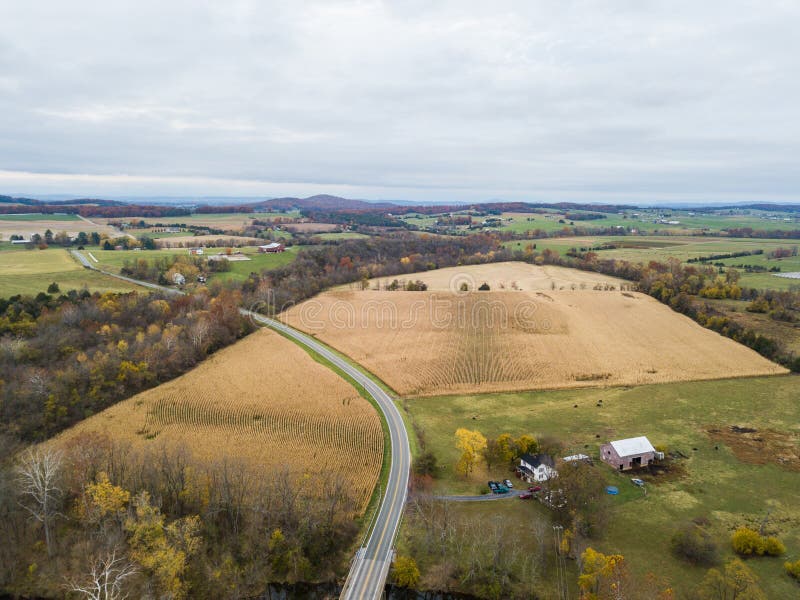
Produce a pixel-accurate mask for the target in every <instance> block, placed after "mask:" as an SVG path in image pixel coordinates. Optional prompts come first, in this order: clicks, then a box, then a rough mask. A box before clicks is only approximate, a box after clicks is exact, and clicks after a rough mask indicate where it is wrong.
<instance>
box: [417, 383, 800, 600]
mask: <svg viewBox="0 0 800 600" xmlns="http://www.w3.org/2000/svg"><path fill="white" fill-rule="evenodd" d="M798 385H800V379H798V378H797V377H796V376H774V377H762V378H744V379H731V380H721V381H706V382H689V383H674V384H660V385H651V386H638V387H619V388H594V389H584V390H574V391H558V392H525V393H516V394H491V395H475V396H448V397H439V398H424V399H413V400H407V401H405V402H404V406H405V407H406V408H407V411H408V413H409V418H410V419H411V420H413V421H414V422H416V424H417V427H418V428H419V429H420V430H422V431H424V436H425V440H426V443H427V448H428V449H430V450H432V451H433V452H434V453H435V454H436V456H437V457H438V459H439V463H440V465H442V469H441V477H440V478H439V479H438V480H437V482H436V484H435V485H436V490H437V491H438V492H439V493H453V492H454V493H476V492H477V491H478V490H479V489H481V490H482V489H483V488H484V487H485V480H486V479H487V478H488V477H489V476H491V477H492V478H494V479H501V478H505V477H508V476H510V474H509V473H508V472H504V471H503V470H502V469H499V470H496V472H492V473H487V472H486V471H485V467H484V468H482V469H481V470H479V471H478V472H476V473H475V474H474V475H473V477H472V478H471V479H470V480H464V479H463V478H462V477H461V476H460V475H457V474H455V473H454V471H453V465H454V464H455V462H456V461H457V459H458V452H457V450H456V449H455V446H454V433H455V430H456V429H457V428H459V427H466V428H468V429H478V430H480V431H481V432H482V433H483V434H484V435H487V436H496V435H498V434H500V433H503V432H509V433H511V434H513V435H519V434H522V433H533V434H534V435H537V436H539V437H543V436H548V437H555V438H557V439H559V440H561V441H562V442H563V443H564V445H565V449H564V455H566V454H572V453H576V452H583V453H586V454H590V455H594V456H597V454H598V446H599V444H600V443H602V442H605V441H608V440H612V439H619V438H625V437H633V436H639V435H647V436H648V437H649V439H650V441H651V442H652V443H653V444H656V445H665V446H666V447H667V449H668V450H678V451H680V452H681V453H683V454H684V455H685V456H686V457H687V458H685V459H679V460H678V461H677V465H678V467H679V469H678V471H677V473H678V476H677V477H670V478H668V479H667V480H664V481H662V482H659V481H658V480H656V481H655V482H654V483H652V484H650V485H649V486H648V493H647V495H643V494H641V493H640V492H639V491H638V489H636V488H634V487H633V486H632V485H631V483H630V481H629V477H630V475H627V474H626V475H622V474H619V473H617V472H616V471H614V470H612V469H611V468H610V467H607V466H606V465H604V464H603V463H600V462H597V463H596V466H595V468H597V469H600V470H601V471H602V473H603V474H604V476H605V477H606V479H607V481H608V483H609V484H613V485H617V486H618V487H619V488H620V490H621V491H622V492H623V493H622V494H620V496H617V497H614V498H613V499H612V501H613V503H614V504H615V506H614V507H613V508H612V515H611V519H610V527H609V529H608V531H607V533H606V535H605V536H604V537H603V539H601V540H599V541H597V543H596V544H595V546H596V547H597V549H599V550H601V551H605V552H620V553H622V554H624V555H625V556H626V558H627V559H628V560H629V561H630V563H631V565H632V567H633V568H634V570H636V571H638V572H640V573H645V572H646V571H648V570H651V569H653V560H652V559H653V557H654V556H658V561H657V567H658V573H659V574H661V575H664V576H665V577H667V579H668V580H670V581H671V582H672V584H673V585H674V586H675V587H676V588H677V589H678V590H681V591H688V589H690V587H691V586H693V585H695V584H696V583H697V582H698V581H699V579H700V578H701V577H702V575H703V573H704V569H701V568H695V567H691V566H689V565H687V564H685V563H683V562H679V561H678V560H677V559H675V558H673V557H672V556H671V555H670V553H669V551H668V550H667V548H668V547H669V538H670V536H671V535H672V534H673V533H674V531H675V527H676V525H677V524H679V523H682V522H684V521H686V520H688V519H692V518H695V517H706V518H708V519H709V520H710V521H711V530H712V532H713V533H714V535H715V537H716V539H718V540H719V541H720V546H721V547H722V548H723V556H724V558H728V557H730V556H731V552H730V545H729V543H728V540H729V536H730V533H731V532H732V531H733V529H734V528H736V527H737V526H739V525H742V524H750V525H754V524H755V525H758V524H759V523H760V522H761V520H762V519H763V518H764V517H765V516H766V515H767V514H769V515H770V519H769V526H768V528H769V529H772V530H774V531H775V533H777V534H778V535H779V536H780V537H781V539H782V540H783V541H784V542H785V544H786V546H787V548H788V551H787V557H789V558H793V559H796V558H798V557H799V556H800V503H798V502H797V490H798V489H800V458H798V457H800V428H799V427H798V423H800V403H798V401H797V399H798V397H797V389H798ZM600 401H602V402H601V404H602V406H598V402H600ZM733 425H736V426H739V427H752V428H755V429H757V430H758V431H759V432H765V433H766V432H769V431H772V432H776V433H775V436H777V437H778V438H779V439H781V440H783V442H785V444H786V445H787V446H786V448H789V449H790V450H786V448H784V447H777V446H775V445H765V446H764V447H763V449H762V451H761V452H760V453H758V456H760V457H763V458H764V460H765V461H766V462H767V464H752V463H751V462H747V460H749V459H746V458H741V459H740V458H737V455H736V454H735V453H734V448H732V447H731V446H730V445H728V443H725V442H723V441H721V440H719V439H715V438H712V437H711V435H709V433H708V430H709V429H715V428H716V429H719V430H722V431H730V429H729V428H730V427H731V426H733ZM734 437H735V436H734ZM767 439H768V440H769V439H772V438H770V437H769V436H767ZM731 443H733V442H731ZM765 444H766V443H765ZM792 448H793V450H791V449H792ZM741 449H742V447H739V446H737V448H736V450H737V451H740V450H741ZM786 452H789V453H791V452H794V456H795V457H796V458H797V460H794V461H790V462H788V463H784V464H782V465H781V464H779V463H778V461H777V460H776V458H775V457H776V455H779V454H785V453H786ZM509 502H510V501H509ZM493 507H494V503H488V504H486V505H483V506H482V508H481V510H484V511H485V515H486V516H487V517H488V516H489V515H491V514H492V511H493ZM520 514H522V513H520ZM643 531H646V532H647V535H642V532H643ZM782 565H783V559H775V558H760V559H754V560H751V561H748V566H750V567H751V568H752V569H753V570H754V571H755V572H756V573H757V574H758V575H759V576H760V577H761V583H762V587H763V588H764V589H765V590H766V591H767V594H768V597H770V598H789V597H793V594H795V595H796V594H797V591H798V588H797V584H796V583H795V582H793V581H792V580H790V579H789V577H788V576H786V575H785V574H784V572H783V566H782Z"/></svg>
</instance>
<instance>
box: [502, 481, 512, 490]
mask: <svg viewBox="0 0 800 600" xmlns="http://www.w3.org/2000/svg"><path fill="white" fill-rule="evenodd" d="M503 483H504V484H505V485H506V487H507V488H508V489H511V488H513V487H514V484H513V483H511V480H510V479H506V480H505V481H504V482H503Z"/></svg>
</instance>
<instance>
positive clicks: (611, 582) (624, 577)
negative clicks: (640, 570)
mask: <svg viewBox="0 0 800 600" xmlns="http://www.w3.org/2000/svg"><path fill="white" fill-rule="evenodd" d="M581 563H582V565H583V567H582V569H581V574H580V576H579V577H578V587H579V588H580V591H581V598H582V599H584V600H606V599H609V600H622V599H623V598H625V597H626V594H625V590H626V587H627V584H628V570H627V564H626V563H625V557H624V556H622V555H621V554H608V555H606V554H603V553H602V552H597V551H596V550H594V549H592V548H587V549H586V550H585V551H584V552H583V554H582V555H581Z"/></svg>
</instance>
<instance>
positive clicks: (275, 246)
mask: <svg viewBox="0 0 800 600" xmlns="http://www.w3.org/2000/svg"><path fill="white" fill-rule="evenodd" d="M284 250H286V247H285V246H284V245H283V244H279V243H278V242H272V243H271V244H265V245H264V246H259V247H258V251H259V252H264V253H267V254H270V253H273V252H283V251H284Z"/></svg>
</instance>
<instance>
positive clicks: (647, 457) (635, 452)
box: [600, 436, 664, 471]
mask: <svg viewBox="0 0 800 600" xmlns="http://www.w3.org/2000/svg"><path fill="white" fill-rule="evenodd" d="M600 458H601V459H602V460H603V462H605V463H608V464H609V465H611V466H612V467H614V468H615V469H618V470H619V471H627V470H629V469H638V468H639V467H645V466H647V465H651V464H653V462H654V461H655V460H659V459H662V458H664V453H663V452H657V451H656V449H655V448H653V445H652V444H651V443H650V440H648V439H647V438H646V437H645V436H640V437H635V438H628V439H625V440H616V441H613V442H608V443H607V444H603V445H602V446H600Z"/></svg>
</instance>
